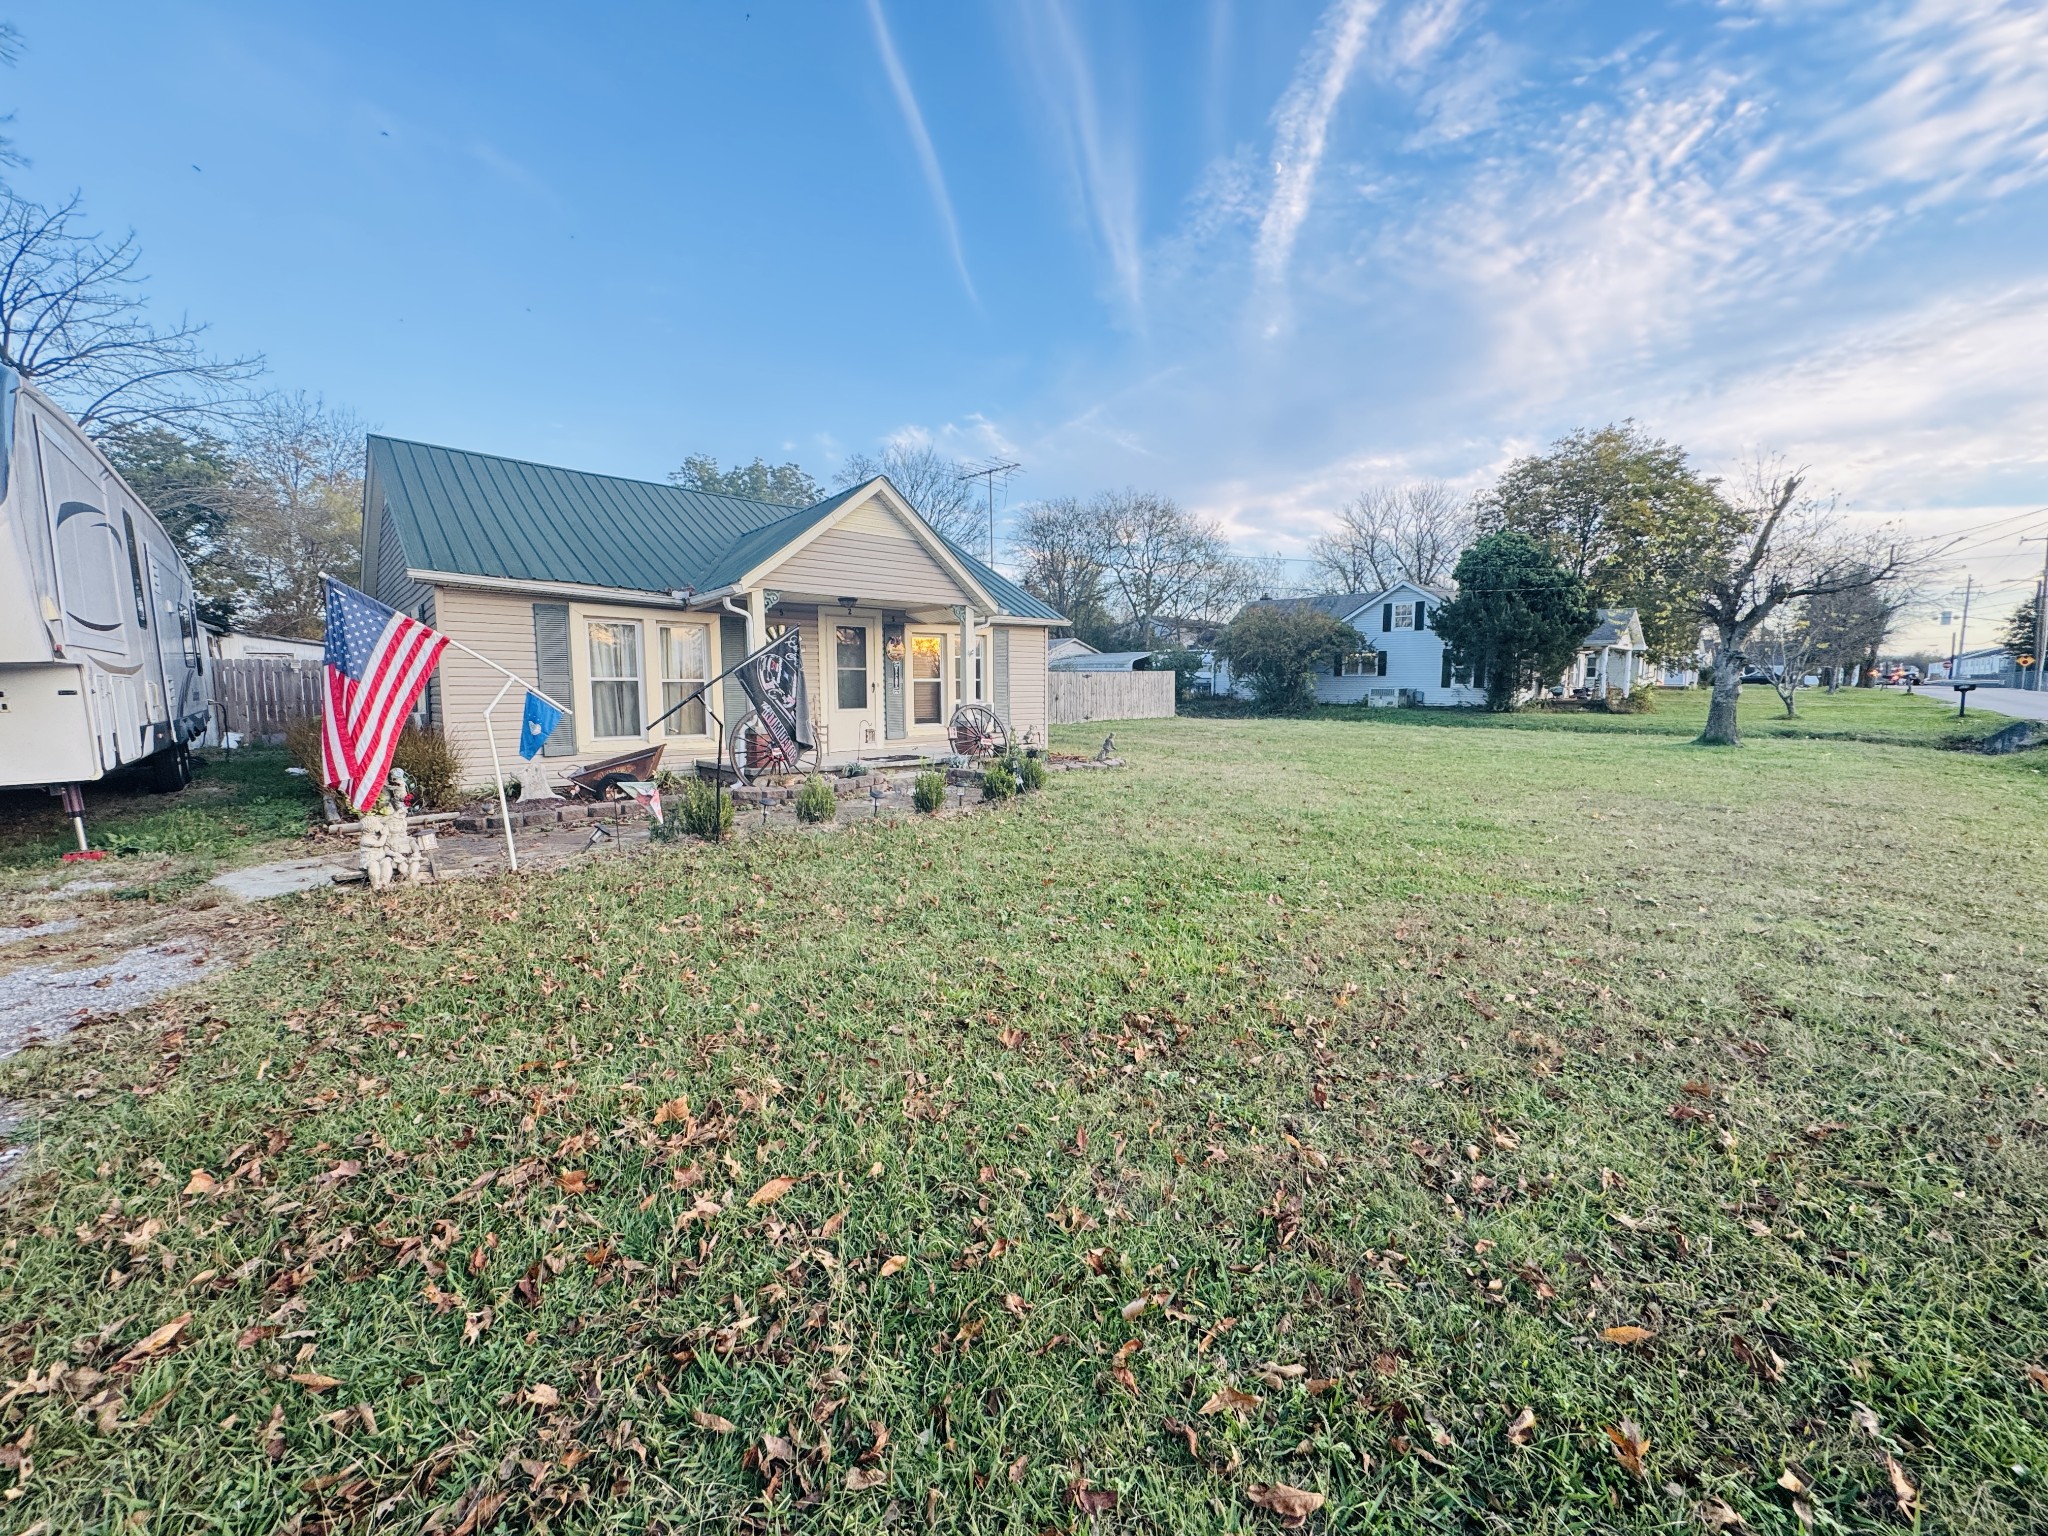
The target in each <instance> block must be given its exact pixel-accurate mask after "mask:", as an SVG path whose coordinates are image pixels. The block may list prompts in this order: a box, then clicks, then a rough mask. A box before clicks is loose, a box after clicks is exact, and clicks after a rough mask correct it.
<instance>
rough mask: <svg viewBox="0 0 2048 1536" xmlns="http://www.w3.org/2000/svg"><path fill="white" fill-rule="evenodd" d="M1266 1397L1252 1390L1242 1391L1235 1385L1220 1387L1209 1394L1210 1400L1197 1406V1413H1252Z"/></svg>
mask: <svg viewBox="0 0 2048 1536" xmlns="http://www.w3.org/2000/svg"><path fill="white" fill-rule="evenodd" d="M1264 1401H1265V1399H1264V1398H1262V1397H1259V1396H1257V1395H1255V1394H1253V1393H1250V1392H1240V1391H1238V1390H1237V1388H1235V1387H1218V1388H1217V1389H1216V1390H1215V1391H1214V1392H1212V1393H1210V1394H1209V1401H1207V1402H1206V1403H1204V1404H1202V1406H1201V1407H1199V1408H1197V1409H1196V1410H1195V1412H1197V1413H1250V1412H1251V1411H1252V1410H1253V1409H1254V1408H1256V1407H1258V1406H1259V1404H1260V1403H1262V1402H1264Z"/></svg>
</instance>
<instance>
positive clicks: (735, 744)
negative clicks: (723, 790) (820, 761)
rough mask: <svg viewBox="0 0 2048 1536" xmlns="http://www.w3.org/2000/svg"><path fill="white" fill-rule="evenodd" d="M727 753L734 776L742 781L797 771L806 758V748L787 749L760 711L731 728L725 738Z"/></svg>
mask: <svg viewBox="0 0 2048 1536" xmlns="http://www.w3.org/2000/svg"><path fill="white" fill-rule="evenodd" d="M725 755H726V764H727V766H728V767H730V768H731V769H732V776H733V779H734V780H735V781H736V782H738V783H741V784H751V783H753V782H754V780H756V779H759V778H767V777H771V776H773V775H775V774H780V773H795V772H797V771H798V769H799V767H800V766H801V764H802V762H803V750H802V749H801V748H798V749H797V750H796V751H795V752H785V751H784V750H783V749H782V747H781V746H780V745H779V744H778V743H777V742H776V740H775V738H774V737H773V736H771V735H770V734H769V733H768V728H767V726H765V725H763V724H762V722H761V716H760V713H759V712H758V711H756V712H755V713H753V714H750V715H747V716H745V717H744V718H743V719H741V721H740V722H739V723H738V724H737V725H735V726H734V727H733V728H732V734H731V735H730V736H729V737H727V738H726V754H725Z"/></svg>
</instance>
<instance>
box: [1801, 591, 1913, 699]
mask: <svg viewBox="0 0 2048 1536" xmlns="http://www.w3.org/2000/svg"><path fill="white" fill-rule="evenodd" d="M1904 601H1905V595H1904V593H1903V592H1902V591H1901V590H1900V589H1899V587H1898V585H1897V584H1896V583H1892V582H1884V583H1879V584H1875V585H1872V586H1867V587H1849V588H1847V589H1845V590H1842V591H1838V592H1827V593H1819V594H1816V595H1815V596H1813V597H1809V598H1807V599H1805V600H1804V601H1803V602H1801V603H1800V605H1799V610H1800V622H1801V623H1802V624H1803V625H1804V626H1805V627H1806V629H1807V630H1809V631H1810V633H1811V641H1812V646H1811V651H1812V654H1811V656H1810V658H1809V659H1810V661H1811V663H1812V665H1813V666H1815V667H1820V668H1824V669H1826V671H1827V673H1828V679H1829V692H1833V691H1834V690H1835V689H1836V688H1838V687H1840V686H1841V683H1842V681H1843V679H1844V678H1845V677H1846V678H1849V679H1855V678H1857V677H1858V676H1860V677H1861V679H1862V681H1863V682H1864V684H1865V685H1866V686H1874V685H1875V682H1876V675H1877V653H1878V651H1879V650H1881V649H1882V648H1883V646H1884V642H1885V637H1886V636H1887V635H1888V634H1890V633H1891V628H1892V625H1893V624H1894V623H1895V622H1896V621H1897V619H1898V616H1899V610H1900V608H1901V607H1902V606H1903V605H1904Z"/></svg>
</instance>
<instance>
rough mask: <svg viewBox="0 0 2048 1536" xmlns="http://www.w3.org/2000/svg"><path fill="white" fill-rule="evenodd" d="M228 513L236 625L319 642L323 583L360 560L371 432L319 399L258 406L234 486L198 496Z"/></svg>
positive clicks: (223, 539)
mask: <svg viewBox="0 0 2048 1536" xmlns="http://www.w3.org/2000/svg"><path fill="white" fill-rule="evenodd" d="M198 494H201V495H205V496H208V497H214V498H217V499H218V500H219V502H220V503H221V505H222V509H223V511H224V513H225V516H224V518H223V528H222V532H221V534H220V537H219V541H218V554H217V560H216V563H217V564H218V565H219V566H220V567H222V568H223V569H225V570H227V571H231V572H232V573H233V575H232V583H233V593H232V597H231V605H232V611H233V614H234V617H235V620H236V622H238V623H241V624H244V625H246V626H248V627H249V628H252V629H257V630H261V631H264V632H265V633H270V634H283V635H305V636H317V635H318V634H319V633H320V631H321V626H322V615H321V608H320V577H321V575H322V573H323V572H328V573H331V572H336V571H343V570H348V569H352V568H353V567H354V564H355V562H356V560H357V559H358V558H359V557H360V553H361V550H360V542H361V534H362V515H363V424H362V423H361V422H360V421H359V420H357V419H356V417H355V416H354V415H353V414H351V413H350V412H348V411H346V410H342V409H340V408H338V407H334V406H330V405H328V404H327V403H326V402H325V401H324V400H322V399H320V398H319V397H318V396H317V395H307V394H304V393H296V394H274V395H268V396H266V397H264V398H263V399H262V400H260V401H258V402H257V403H256V405H255V407H254V409H253V410H252V411H251V412H250V413H249V414H248V416H247V418H246V420H245V422H244V425H243V428H242V430H241V431H240V432H238V433H237V434H236V438H235V443H234V450H233V458H232V470H231V474H230V477H229V480H228V483H227V484H226V485H225V486H224V487H221V488H219V489H218V490H208V491H205V492H202V493H198Z"/></svg>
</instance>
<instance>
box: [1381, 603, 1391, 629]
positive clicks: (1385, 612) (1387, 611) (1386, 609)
mask: <svg viewBox="0 0 2048 1536" xmlns="http://www.w3.org/2000/svg"><path fill="white" fill-rule="evenodd" d="M1393 629H1394V605H1393V604H1392V603H1382V604H1381V605H1380V633H1381V634H1383V635H1384V634H1391V633H1393Z"/></svg>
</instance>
